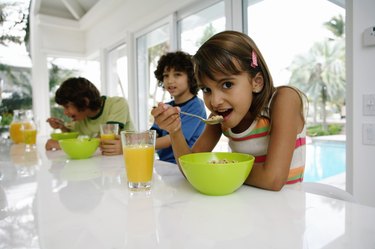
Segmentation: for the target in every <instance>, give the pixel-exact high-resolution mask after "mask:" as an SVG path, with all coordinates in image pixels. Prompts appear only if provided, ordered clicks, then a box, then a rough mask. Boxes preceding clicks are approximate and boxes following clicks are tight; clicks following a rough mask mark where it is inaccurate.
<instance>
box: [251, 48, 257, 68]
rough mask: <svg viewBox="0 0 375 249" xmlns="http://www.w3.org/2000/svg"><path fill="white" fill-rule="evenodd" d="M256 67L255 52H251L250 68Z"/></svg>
mask: <svg viewBox="0 0 375 249" xmlns="http://www.w3.org/2000/svg"><path fill="white" fill-rule="evenodd" d="M257 66H258V59H257V54H256V53H255V51H254V50H253V51H251V67H252V68H256V67H257Z"/></svg>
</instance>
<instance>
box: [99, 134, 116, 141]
mask: <svg viewBox="0 0 375 249" xmlns="http://www.w3.org/2000/svg"><path fill="white" fill-rule="evenodd" d="M100 139H102V140H115V139H116V136H115V134H113V133H112V134H100Z"/></svg>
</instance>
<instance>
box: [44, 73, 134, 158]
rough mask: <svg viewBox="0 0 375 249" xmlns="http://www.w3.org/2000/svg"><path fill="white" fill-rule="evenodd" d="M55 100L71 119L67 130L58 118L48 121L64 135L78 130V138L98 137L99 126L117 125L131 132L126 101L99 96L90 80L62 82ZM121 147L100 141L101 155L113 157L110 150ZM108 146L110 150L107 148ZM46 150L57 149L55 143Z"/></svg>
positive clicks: (56, 143)
mask: <svg viewBox="0 0 375 249" xmlns="http://www.w3.org/2000/svg"><path fill="white" fill-rule="evenodd" d="M55 101H56V103H57V104H59V105H61V106H62V107H63V108H64V114H65V115H66V116H68V117H69V118H71V119H72V121H73V122H71V123H69V125H68V127H67V126H65V124H64V122H63V121H62V120H60V119H58V118H54V117H51V118H48V119H47V122H48V123H49V124H50V126H51V127H52V128H54V129H60V130H61V131H63V132H68V131H77V132H79V134H80V135H88V136H90V137H93V136H98V135H99V133H100V124H104V123H118V124H119V126H120V130H133V129H134V125H133V122H132V120H131V117H130V113H129V107H128V103H127V101H126V99H124V98H122V97H107V96H101V95H100V93H99V90H98V89H97V88H96V87H95V85H94V84H93V83H92V82H90V81H89V80H87V79H85V78H82V77H77V78H75V77H73V78H69V79H67V80H65V81H64V82H63V83H62V84H61V86H60V87H59V89H57V91H56V94H55ZM114 144H120V140H119V137H117V139H116V140H105V141H104V140H103V141H102V142H101V144H100V147H101V150H102V154H104V155H112V153H113V152H112V150H111V147H112V146H114ZM106 146H108V147H110V148H109V149H108V148H107V147H106ZM45 147H46V150H52V149H60V146H59V143H58V141H55V140H52V139H49V140H48V141H47V143H46V145H45Z"/></svg>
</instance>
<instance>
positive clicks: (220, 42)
mask: <svg viewBox="0 0 375 249" xmlns="http://www.w3.org/2000/svg"><path fill="white" fill-rule="evenodd" d="M253 52H255V54H256V60H257V63H256V62H255V61H253ZM193 62H194V70H195V75H196V78H197V81H198V85H199V86H200V87H202V86H203V85H204V84H203V83H202V81H203V80H204V78H209V79H211V80H214V81H216V79H215V74H217V73H222V74H224V75H238V74H240V73H242V72H248V73H249V75H250V76H251V77H255V75H256V74H257V73H259V72H260V73H261V74H262V75H263V78H264V86H263V89H262V91H260V92H259V93H255V94H254V97H253V103H252V105H251V106H250V110H249V111H250V112H251V113H252V114H253V115H254V117H257V116H260V115H262V112H266V113H268V110H267V104H268V101H269V99H270V98H271V96H272V93H273V92H274V91H275V87H274V86H273V81H272V77H271V74H270V71H269V70H268V67H267V64H266V62H265V60H264V58H263V56H262V54H261V52H260V51H259V49H258V47H257V46H256V44H255V42H254V41H253V40H252V39H251V38H250V37H249V36H247V35H245V34H243V33H240V32H237V31H223V32H221V33H218V34H216V35H214V36H212V37H211V38H210V39H208V40H207V41H206V42H205V43H204V44H203V45H202V46H201V47H200V48H199V49H198V51H197V53H196V54H195V55H194V56H193ZM254 64H257V65H256V66H255V65H254ZM249 94H252V93H249Z"/></svg>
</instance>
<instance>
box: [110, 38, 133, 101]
mask: <svg viewBox="0 0 375 249" xmlns="http://www.w3.org/2000/svg"><path fill="white" fill-rule="evenodd" d="M106 83H107V84H106V88H107V89H106V94H107V95H108V96H121V97H125V98H126V99H128V97H129V90H128V57H127V54H126V44H121V45H119V46H117V47H116V48H114V49H112V50H111V51H109V53H108V79H107V82H106Z"/></svg>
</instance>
